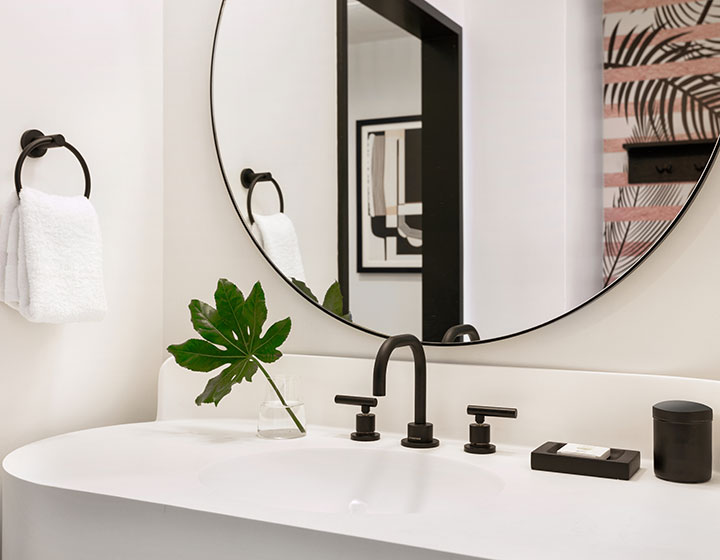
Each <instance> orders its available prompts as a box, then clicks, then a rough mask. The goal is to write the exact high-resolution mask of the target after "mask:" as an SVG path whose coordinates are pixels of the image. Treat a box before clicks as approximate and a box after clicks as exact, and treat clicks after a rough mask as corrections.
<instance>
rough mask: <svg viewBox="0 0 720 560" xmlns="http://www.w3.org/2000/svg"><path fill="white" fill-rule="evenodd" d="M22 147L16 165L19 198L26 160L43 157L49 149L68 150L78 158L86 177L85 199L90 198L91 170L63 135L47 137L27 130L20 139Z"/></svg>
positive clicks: (16, 183)
mask: <svg viewBox="0 0 720 560" xmlns="http://www.w3.org/2000/svg"><path fill="white" fill-rule="evenodd" d="M20 146H21V147H22V152H21V153H20V157H19V158H18V160H17V163H16V164H15V190H16V191H17V194H18V196H20V191H21V190H22V181H21V174H22V166H23V164H24V163H25V160H26V159H27V158H29V157H31V158H39V157H43V156H44V155H45V154H46V153H47V151H48V149H49V148H66V149H68V150H69V151H70V152H71V153H72V154H73V155H74V156H75V157H76V158H77V160H78V162H79V163H80V167H82V171H83V175H84V176H85V198H90V170H89V169H88V166H87V163H86V162H85V159H84V158H83V157H82V155H81V154H80V152H79V151H78V150H77V149H76V148H75V147H74V146H73V145H72V144H70V143H69V142H67V141H66V140H65V137H64V136H63V135H62V134H50V135H45V134H43V133H42V132H41V131H39V130H36V129H31V130H26V131H25V132H24V133H23V135H22V137H21V138H20Z"/></svg>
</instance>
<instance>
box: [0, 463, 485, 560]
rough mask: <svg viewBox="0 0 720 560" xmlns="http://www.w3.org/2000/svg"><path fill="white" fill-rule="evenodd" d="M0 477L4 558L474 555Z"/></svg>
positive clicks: (460, 559)
mask: <svg viewBox="0 0 720 560" xmlns="http://www.w3.org/2000/svg"><path fill="white" fill-rule="evenodd" d="M5 477H6V478H4V486H5V487H4V491H3V497H2V503H3V510H5V511H7V514H6V515H4V516H3V519H2V533H3V539H2V558H4V559H5V560H96V559H97V558H103V559H104V560H125V559H127V558H150V557H152V559H153V560H178V559H179V558H204V557H210V558H213V560H236V559H237V558H238V551H242V553H243V555H244V556H245V557H249V558H270V557H271V556H268V555H269V554H273V555H274V556H272V557H276V558H288V557H296V558H297V557H299V558H318V559H321V558H327V559H330V558H337V557H338V556H339V555H340V553H341V554H342V557H343V558H345V559H347V560H366V559H367V558H372V557H379V558H382V557H392V558H396V559H397V560H438V559H439V558H442V559H443V560H472V559H474V558H480V557H476V556H473V557H469V556H464V555H460V554H453V553H447V552H442V551H438V550H434V549H423V548H418V547H412V546H405V545H398V544H393V543H387V542H382V541H375V540H372V539H366V538H361V537H352V536H347V535H341V534H335V533H331V532H322V533H321V532H318V531H314V530H310V529H303V528H300V527H292V526H289V525H283V524H278V523H274V522H266V521H256V520H253V519H241V518H236V517H233V516H229V515H222V514H216V513H209V512H203V511H198V510H190V509H186V508H182V507H176V506H167V505H163V504H156V503H153V502H147V501H141V500H135V499H128V498H118V497H114V496H107V495H102V494H96V493H92V492H80V491H74V490H65V489H61V488H55V487H44V486H40V485H36V484H33V483H30V482H26V481H24V480H21V479H18V478H16V477H14V476H12V475H9V474H7V473H5ZM128 535H132V538H128ZM488 560H489V559H488Z"/></svg>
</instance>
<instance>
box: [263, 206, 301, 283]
mask: <svg viewBox="0 0 720 560" xmlns="http://www.w3.org/2000/svg"><path fill="white" fill-rule="evenodd" d="M253 217H254V218H255V224H253V233H254V234H255V238H256V239H257V240H258V242H259V243H260V246H261V247H262V248H263V249H264V251H265V253H267V256H268V257H270V260H271V261H272V262H273V263H274V264H275V266H277V267H278V268H279V269H280V272H282V273H283V274H284V275H285V276H287V277H288V278H296V279H297V280H301V281H303V282H305V269H304V268H303V263H302V255H301V254H300V245H299V244H298V239H297V234H296V233H295V226H294V225H293V223H292V220H291V219H290V218H288V217H287V216H286V215H285V214H283V213H282V212H278V213H277V214H271V215H270V216H263V215H262V214H255V215H254V216H253Z"/></svg>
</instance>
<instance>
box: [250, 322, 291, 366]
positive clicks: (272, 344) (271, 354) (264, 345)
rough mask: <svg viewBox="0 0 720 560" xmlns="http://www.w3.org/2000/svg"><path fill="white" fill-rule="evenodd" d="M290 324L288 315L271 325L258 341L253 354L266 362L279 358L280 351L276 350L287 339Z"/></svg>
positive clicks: (280, 355)
mask: <svg viewBox="0 0 720 560" xmlns="http://www.w3.org/2000/svg"><path fill="white" fill-rule="evenodd" d="M291 326H292V322H291V321H290V317H286V318H285V319H283V320H282V321H278V322H277V323H275V324H273V325H271V326H270V328H269V329H268V330H267V332H266V333H265V336H263V337H262V338H261V339H260V340H259V341H258V345H257V348H256V350H255V356H257V357H258V358H260V359H261V360H262V361H263V362H265V363H266V364H269V363H271V362H275V361H277V360H279V359H280V358H281V357H282V352H280V350H278V347H279V346H280V345H281V344H282V343H283V342H285V340H286V339H287V337H288V335H289V334H290V328H291Z"/></svg>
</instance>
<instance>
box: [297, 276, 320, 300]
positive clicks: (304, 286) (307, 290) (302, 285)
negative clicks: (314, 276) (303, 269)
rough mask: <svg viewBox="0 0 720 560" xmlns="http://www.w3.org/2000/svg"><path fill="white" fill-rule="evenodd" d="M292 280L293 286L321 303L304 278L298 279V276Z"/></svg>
mask: <svg viewBox="0 0 720 560" xmlns="http://www.w3.org/2000/svg"><path fill="white" fill-rule="evenodd" d="M291 281H292V283H293V286H295V287H296V288H297V289H298V290H300V291H301V292H302V293H303V294H305V295H306V296H307V297H309V298H310V299H311V300H313V301H314V302H315V303H320V302H319V301H318V298H317V297H316V296H315V294H313V292H312V290H311V289H310V286H308V285H307V284H306V283H305V282H303V281H302V280H298V279H297V278H292V279H291Z"/></svg>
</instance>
